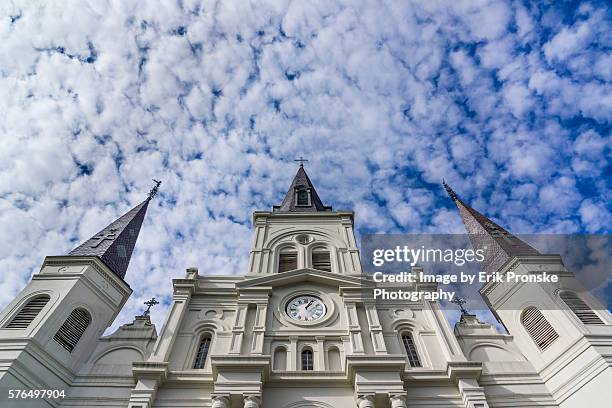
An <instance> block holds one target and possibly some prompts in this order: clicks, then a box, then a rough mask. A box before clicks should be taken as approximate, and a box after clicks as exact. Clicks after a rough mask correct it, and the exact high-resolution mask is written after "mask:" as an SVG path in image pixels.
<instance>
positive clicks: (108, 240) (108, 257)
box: [68, 182, 161, 279]
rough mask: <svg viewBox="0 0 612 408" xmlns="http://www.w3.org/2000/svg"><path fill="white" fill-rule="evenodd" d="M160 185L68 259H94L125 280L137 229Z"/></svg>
mask: <svg viewBox="0 0 612 408" xmlns="http://www.w3.org/2000/svg"><path fill="white" fill-rule="evenodd" d="M159 184H161V183H160V182H156V186H155V187H154V188H153V190H151V192H150V193H149V196H148V197H147V199H146V200H144V201H143V202H142V203H140V204H138V205H137V206H136V207H134V208H132V209H131V210H130V211H128V212H127V213H125V214H124V215H122V216H121V217H119V218H118V219H117V220H115V221H114V222H113V223H111V224H110V225H108V226H107V227H106V228H104V229H102V230H101V231H100V232H98V233H97V234H95V235H94V236H93V237H91V238H90V239H88V240H87V241H85V242H84V243H82V244H81V245H79V246H78V247H76V248H74V249H73V250H72V251H70V253H69V254H68V256H97V257H98V258H100V260H102V262H104V264H105V265H106V266H108V267H109V268H110V269H111V270H112V271H113V272H114V273H115V275H117V276H119V277H120V278H121V279H123V278H124V277H125V272H126V271H127V268H128V265H129V263H130V258H131V257H132V252H133V251H134V246H135V245H136V240H137V239H138V234H139V232H140V227H141V226H142V222H143V220H144V217H145V214H146V212H147V207H148V206H149V201H151V199H152V198H153V197H154V196H155V194H157V188H158V187H159Z"/></svg>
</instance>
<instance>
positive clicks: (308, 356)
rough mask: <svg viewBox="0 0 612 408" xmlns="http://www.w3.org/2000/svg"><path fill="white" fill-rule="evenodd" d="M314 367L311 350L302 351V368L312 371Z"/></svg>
mask: <svg viewBox="0 0 612 408" xmlns="http://www.w3.org/2000/svg"><path fill="white" fill-rule="evenodd" d="M313 369H314V360H313V356H312V350H308V349H306V350H304V351H302V370H304V371H312V370H313Z"/></svg>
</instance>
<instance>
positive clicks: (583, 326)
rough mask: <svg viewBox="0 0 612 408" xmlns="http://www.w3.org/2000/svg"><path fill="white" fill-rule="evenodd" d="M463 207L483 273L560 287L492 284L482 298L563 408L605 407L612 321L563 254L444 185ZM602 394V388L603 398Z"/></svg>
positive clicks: (610, 372) (610, 370)
mask: <svg viewBox="0 0 612 408" xmlns="http://www.w3.org/2000/svg"><path fill="white" fill-rule="evenodd" d="M444 187H445V188H446V190H447V192H448V194H449V195H450V197H451V199H452V200H453V201H454V202H455V204H456V205H457V207H458V208H459V213H460V214H461V218H462V219H463V222H464V224H465V228H466V230H467V234H468V236H469V239H470V241H471V243H472V246H473V247H474V249H484V252H485V260H484V261H483V263H482V269H481V270H483V271H485V272H487V273H490V274H492V273H499V274H501V275H502V276H504V277H507V276H508V273H513V274H516V275H536V276H538V275H540V276H541V275H543V274H544V273H546V274H548V275H554V276H556V277H558V282H556V283H525V282H520V281H519V282H515V281H514V280H512V281H509V280H505V281H503V282H488V283H486V284H484V285H483V286H482V288H481V289H480V294H481V295H482V297H483V298H484V300H485V302H486V303H487V305H488V306H489V308H490V310H491V312H492V313H493V314H494V315H495V317H496V318H497V320H498V321H499V322H500V323H502V324H503V325H504V327H505V328H506V330H507V331H508V332H509V334H510V335H512V336H513V337H514V341H515V343H516V345H517V346H518V348H519V349H520V350H521V352H522V353H523V354H524V355H525V357H526V358H527V360H528V361H530V362H531V363H532V364H533V366H534V368H535V369H536V371H537V372H538V373H539V374H540V376H541V378H542V380H543V381H544V382H545V383H546V386H547V388H548V389H549V390H550V392H551V394H552V395H553V397H554V398H555V400H557V401H558V402H559V403H560V406H561V407H584V406H588V405H589V404H594V406H595V405H597V403H596V402H594V401H595V399H594V398H601V392H602V390H603V392H609V396H608V399H612V391H610V390H609V387H605V386H602V384H606V383H607V384H611V383H612V364H611V363H610V361H612V351H611V350H612V318H611V316H610V313H609V312H608V310H607V309H606V308H605V307H604V306H603V305H601V303H600V302H599V301H598V300H597V299H596V298H595V297H594V296H592V295H591V294H590V293H589V292H588V291H586V290H585V289H584V287H583V286H582V285H581V284H580V282H579V281H578V280H577V279H576V276H575V275H574V273H573V272H572V271H569V270H568V269H567V268H566V267H565V265H564V264H563V260H562V259H561V257H560V256H558V255H546V254H541V253H540V252H539V251H537V250H536V249H535V248H533V247H531V246H530V245H529V244H527V243H525V242H524V241H522V240H520V239H519V238H518V237H516V236H515V235H513V234H511V233H510V232H508V231H507V230H506V229H504V228H503V227H501V226H500V225H498V224H497V223H495V222H493V221H492V220H490V219H489V218H487V217H485V216H484V215H482V214H481V213H479V212H478V211H476V210H475V209H473V208H472V207H470V206H469V205H468V204H466V203H465V202H464V201H463V200H462V199H461V198H459V196H458V195H457V194H456V193H455V192H454V191H453V190H452V189H451V188H450V186H448V184H446V183H444ZM594 390H598V391H597V392H595V391H594Z"/></svg>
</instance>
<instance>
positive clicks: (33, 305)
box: [6, 295, 51, 329]
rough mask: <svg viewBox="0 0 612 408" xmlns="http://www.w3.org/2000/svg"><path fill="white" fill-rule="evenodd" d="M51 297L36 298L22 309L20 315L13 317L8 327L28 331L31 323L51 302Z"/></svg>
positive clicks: (41, 296) (40, 296)
mask: <svg viewBox="0 0 612 408" xmlns="http://www.w3.org/2000/svg"><path fill="white" fill-rule="evenodd" d="M50 299H51V297H50V296H49V295H39V296H35V297H33V298H32V299H30V300H29V301H28V303H26V304H25V306H24V307H22V308H21V310H20V311H19V313H17V314H16V315H15V317H13V319H12V320H11V321H10V323H9V324H7V325H6V327H7V328H8V329H26V328H27V327H28V326H29V325H30V323H32V321H33V320H34V319H35V318H36V316H38V314H39V313H40V311H41V310H43V308H44V307H45V305H46V304H47V303H48V302H49V300H50Z"/></svg>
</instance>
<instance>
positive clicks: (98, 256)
mask: <svg viewBox="0 0 612 408" xmlns="http://www.w3.org/2000/svg"><path fill="white" fill-rule="evenodd" d="M157 186H159V184H157ZM157 186H156V187H155V188H154V189H153V190H152V191H151V193H150V194H149V196H148V197H147V199H146V200H144V201H143V202H142V203H140V204H138V205H137V206H136V207H134V208H132V209H131V210H130V211H128V212H127V213H126V214H124V215H123V216H121V217H120V218H118V219H117V220H115V221H114V222H112V223H111V224H110V225H108V226H107V227H105V228H104V229H102V230H101V231H99V232H98V233H97V234H95V235H94V236H93V237H91V238H90V239H88V240H87V241H85V242H84V243H82V244H81V245H79V246H78V247H76V248H75V249H73V250H72V251H70V252H69V253H68V254H67V255H62V256H47V257H46V258H45V260H44V262H43V265H42V267H41V269H40V272H39V273H37V274H36V275H34V276H33V277H32V280H31V281H30V283H29V284H28V285H27V286H26V287H25V288H24V289H23V290H22V291H21V292H20V293H19V294H18V295H17V296H16V297H15V299H14V300H13V301H12V302H11V303H10V304H9V305H8V306H7V307H6V308H5V309H4V310H3V311H2V313H1V314H0V362H1V364H0V388H2V389H6V388H16V389H58V390H61V389H67V388H68V387H69V385H70V384H71V381H72V380H73V379H74V377H75V374H76V373H77V372H78V370H79V369H80V367H81V366H82V365H83V364H84V363H85V361H86V360H87V358H88V357H89V356H90V355H91V353H92V352H93V350H94V349H95V347H96V344H97V340H98V338H99V337H100V336H101V335H102V334H103V332H104V330H105V329H106V328H107V327H109V326H110V324H111V323H112V322H113V320H114V319H115V317H116V316H117V314H118V313H119V311H120V310H121V308H122V307H123V305H124V304H125V302H126V301H127V299H128V297H129V296H130V294H131V293H132V290H131V289H130V286H129V285H128V284H127V283H126V282H125V280H124V278H125V274H126V271H127V268H128V265H129V262H130V258H131V255H132V252H133V250H134V246H135V244H136V240H137V238H138V235H139V232H140V228H141V226H142V223H143V220H144V217H145V214H146V211H147V207H148V205H149V202H150V200H151V198H153V196H154V195H155V193H156V192H157ZM24 403H26V402H25V401H24ZM36 403H40V401H36V400H33V402H32V404H36ZM22 406H27V405H22Z"/></svg>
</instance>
